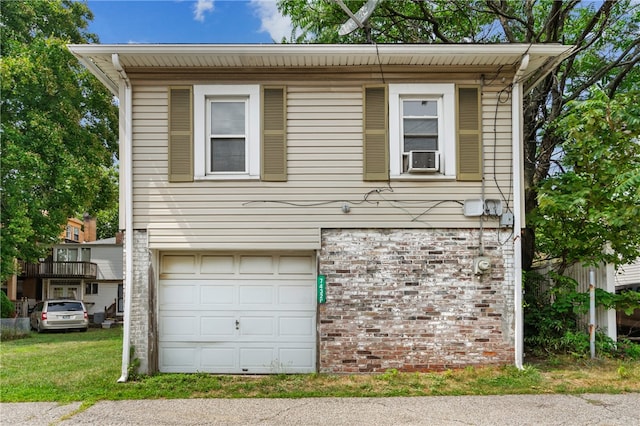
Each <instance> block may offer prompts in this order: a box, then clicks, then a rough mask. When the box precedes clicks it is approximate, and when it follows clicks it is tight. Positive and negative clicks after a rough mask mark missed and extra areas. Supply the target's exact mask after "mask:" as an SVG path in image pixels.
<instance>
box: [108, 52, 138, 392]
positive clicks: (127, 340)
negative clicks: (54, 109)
mask: <svg viewBox="0 0 640 426" xmlns="http://www.w3.org/2000/svg"><path fill="white" fill-rule="evenodd" d="M111 61H112V63H113V67H114V68H115V70H116V71H117V72H118V74H119V76H120V81H121V82H123V83H124V84H121V85H120V87H119V96H118V98H119V99H120V143H121V144H124V145H120V146H121V147H123V149H122V151H121V152H122V154H123V156H124V158H121V159H120V160H121V163H120V164H122V169H123V170H122V173H123V177H124V178H123V179H122V178H121V182H122V183H123V184H124V185H123V188H122V190H123V192H124V231H125V240H124V253H125V261H124V262H125V273H124V282H125V287H124V291H125V300H124V330H123V337H122V372H121V376H120V378H119V379H118V382H119V383H123V382H126V381H127V379H128V378H129V363H130V353H129V348H130V346H131V300H132V293H133V291H132V289H133V191H132V189H133V185H132V183H133V174H132V173H133V167H132V166H133V164H132V159H131V154H132V147H131V142H132V133H133V132H132V128H131V120H132V118H133V115H132V111H131V82H130V81H129V77H127V73H126V72H125V71H124V68H122V65H121V64H120V57H119V56H118V54H117V53H114V54H112V55H111ZM123 100H124V101H123ZM120 210H121V211H122V207H121V208H120Z"/></svg>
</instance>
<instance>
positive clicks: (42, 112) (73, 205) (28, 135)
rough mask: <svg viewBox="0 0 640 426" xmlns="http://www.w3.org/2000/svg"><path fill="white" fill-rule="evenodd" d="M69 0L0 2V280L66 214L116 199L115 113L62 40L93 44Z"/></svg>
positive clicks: (55, 231) (56, 230)
mask: <svg viewBox="0 0 640 426" xmlns="http://www.w3.org/2000/svg"><path fill="white" fill-rule="evenodd" d="M92 18H93V16H92V15H91V12H90V11H89V9H88V8H87V6H86V4H84V3H80V2H75V1H70V0H33V1H29V2H23V1H11V2H3V3H2V14H1V18H0V19H1V21H0V23H1V26H2V47H1V49H2V51H1V53H2V58H1V59H0V61H1V62H0V71H1V77H2V82H1V85H2V86H1V88H2V99H1V101H0V107H1V128H0V132H1V133H0V136H1V138H2V145H1V156H0V175H1V182H0V185H1V186H0V190H1V207H2V215H1V224H0V232H1V234H0V237H1V239H2V240H1V241H2V244H1V246H0V249H1V255H2V259H1V265H0V267H1V270H0V279H2V280H4V279H6V278H7V277H8V276H9V275H11V273H13V272H14V271H13V269H14V266H13V265H14V262H13V259H15V258H19V259H23V260H26V261H37V259H38V258H39V257H43V254H44V251H45V250H46V249H47V248H48V247H50V245H51V244H53V243H55V242H57V241H58V239H59V235H60V233H61V231H62V227H63V225H64V224H65V223H66V221H67V218H68V217H72V216H79V215H81V214H82V213H84V212H89V213H94V212H97V211H99V210H101V209H103V208H107V207H110V206H112V205H113V204H114V203H115V202H116V201H117V187H116V186H115V185H114V181H113V179H111V174H112V172H111V169H112V168H113V164H114V160H115V156H116V153H117V134H118V133H117V129H118V115H117V108H116V106H115V104H114V99H113V97H112V96H111V94H110V93H109V92H108V91H107V90H106V89H104V87H103V86H102V85H101V84H100V83H99V82H98V81H97V79H95V78H94V77H93V76H92V75H91V74H90V73H89V72H87V71H86V70H85V69H84V68H83V67H82V66H81V65H80V64H79V62H78V61H77V60H76V59H75V58H74V57H73V55H71V53H70V52H69V51H68V50H67V48H66V43H88V42H97V38H96V37H95V36H94V35H92V34H90V33H88V32H87V31H86V28H87V22H88V21H89V20H90V19H92Z"/></svg>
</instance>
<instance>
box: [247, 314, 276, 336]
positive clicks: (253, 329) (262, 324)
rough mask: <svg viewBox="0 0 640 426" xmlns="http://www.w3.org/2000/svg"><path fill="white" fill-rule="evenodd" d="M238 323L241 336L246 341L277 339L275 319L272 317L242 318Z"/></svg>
mask: <svg viewBox="0 0 640 426" xmlns="http://www.w3.org/2000/svg"><path fill="white" fill-rule="evenodd" d="M238 322H239V331H240V335H241V336H242V337H243V338H245V339H260V340H263V339H265V338H268V339H269V340H273V339H274V338H275V337H276V325H275V318H273V317H271V316H252V317H249V316H242V317H240V320H239V321H238Z"/></svg>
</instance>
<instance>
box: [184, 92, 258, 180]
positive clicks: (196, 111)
mask: <svg viewBox="0 0 640 426" xmlns="http://www.w3.org/2000/svg"><path fill="white" fill-rule="evenodd" d="M215 96H229V97H238V96H243V97H248V98H249V102H248V108H247V116H246V117H245V119H246V120H247V123H248V125H247V144H246V147H247V152H246V153H245V154H246V160H247V162H248V166H247V170H248V173H237V172H230V173H216V174H208V173H207V163H208V162H207V160H206V159H207V152H208V150H207V139H208V135H207V98H208V97H215ZM193 103H194V105H193V116H194V118H193V129H194V156H193V158H194V164H193V170H194V175H195V176H194V177H195V179H196V180H229V179H237V180H241V179H260V86H259V85H253V84H243V85H196V86H194V87H193Z"/></svg>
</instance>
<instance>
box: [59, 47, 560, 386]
mask: <svg viewBox="0 0 640 426" xmlns="http://www.w3.org/2000/svg"><path fill="white" fill-rule="evenodd" d="M69 49H70V50H71V52H72V53H73V54H75V55H76V57H78V58H79V60H80V61H81V62H82V63H83V64H84V65H85V66H86V67H87V68H88V69H89V70H90V71H91V72H92V73H93V74H95V75H96V77H98V78H99V79H100V81H101V82H102V83H103V84H104V85H105V86H106V87H108V88H109V89H110V90H111V91H112V93H113V94H114V95H115V96H117V97H118V98H119V106H120V141H121V152H120V161H121V167H122V169H121V170H122V173H121V191H122V192H121V203H120V206H121V209H122V210H121V214H120V217H121V218H122V223H121V228H122V229H124V230H125V231H126V235H125V283H126V284H125V327H124V345H123V346H124V347H123V362H122V377H121V378H120V380H126V378H127V367H128V365H129V362H130V361H131V360H132V359H131V358H130V354H129V349H130V348H133V357H134V358H135V359H136V360H137V362H138V361H139V372H141V373H151V372H155V371H161V372H211V373H234V374H235V373H239V374H242V373H248V374H255V373H260V374H263V373H281V372H285V373H298V372H316V371H318V372H332V373H358V372H362V373H369V372H380V371H385V370H387V369H391V368H394V369H398V370H402V371H426V370H438V369H444V368H456V367H464V366H472V365H489V364H516V365H521V363H522V308H521V295H522V283H521V267H520V251H521V248H520V238H519V235H520V231H521V228H522V226H523V225H522V224H523V212H522V204H523V196H522V187H521V185H522V178H521V175H522V163H523V158H522V151H521V144H522V135H521V133H522V125H521V120H522V119H521V115H522V93H523V90H528V89H529V88H530V87H532V85H535V83H536V81H539V80H540V78H542V77H543V76H544V75H545V73H546V72H548V71H549V70H551V69H552V68H553V67H554V66H555V65H556V64H557V63H558V62H559V61H561V60H562V59H563V58H565V57H566V56H567V55H568V54H569V53H570V52H571V49H572V48H571V47H567V46H560V45H553V44H545V45H529V44H527V45H518V44H513V45H511V44H510V45H471V44H468V45H275V44H274V45H70V46H69ZM532 76H535V77H534V78H532ZM525 84H526V86H525Z"/></svg>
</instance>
